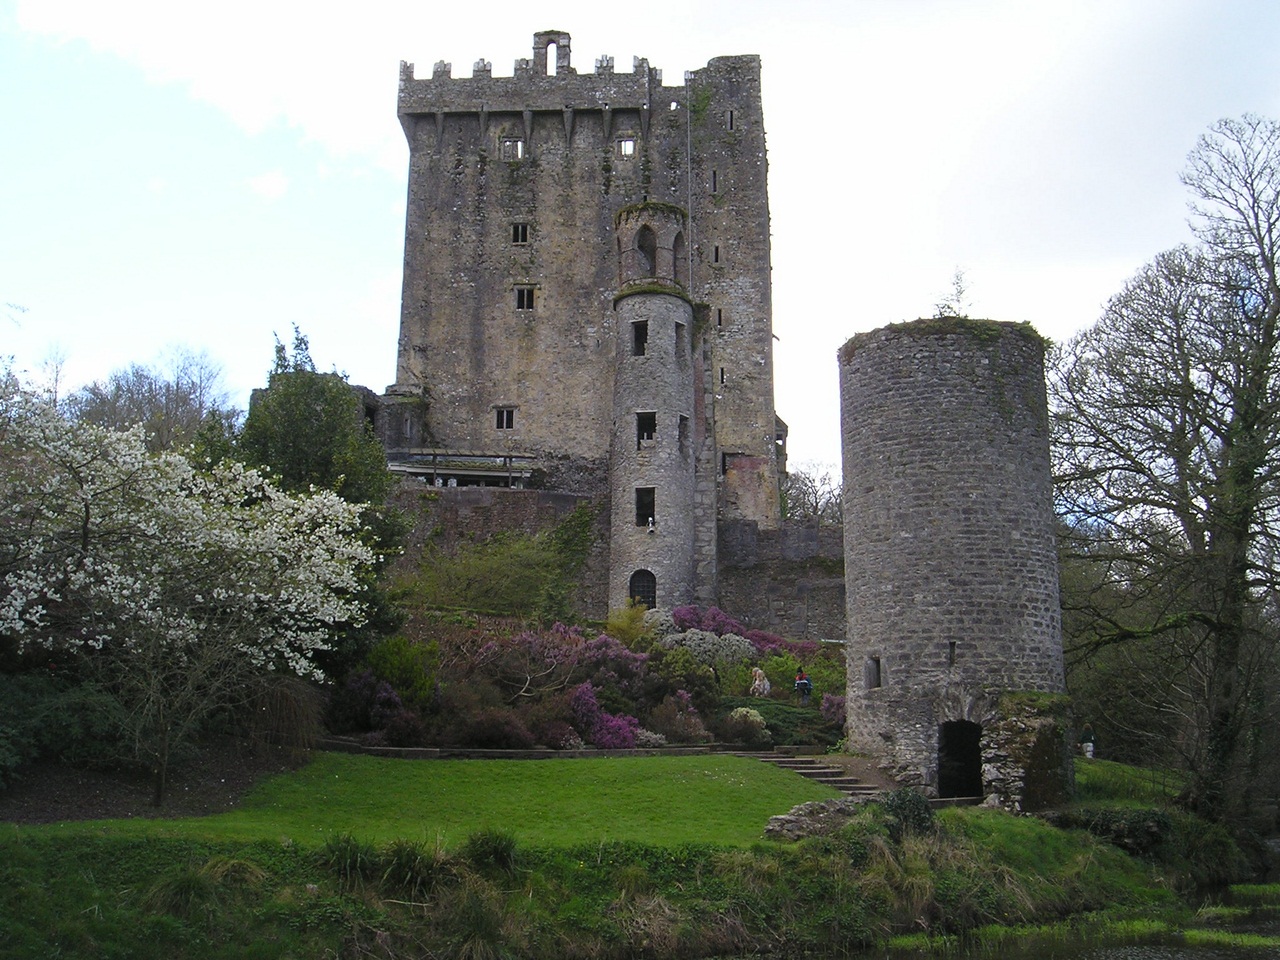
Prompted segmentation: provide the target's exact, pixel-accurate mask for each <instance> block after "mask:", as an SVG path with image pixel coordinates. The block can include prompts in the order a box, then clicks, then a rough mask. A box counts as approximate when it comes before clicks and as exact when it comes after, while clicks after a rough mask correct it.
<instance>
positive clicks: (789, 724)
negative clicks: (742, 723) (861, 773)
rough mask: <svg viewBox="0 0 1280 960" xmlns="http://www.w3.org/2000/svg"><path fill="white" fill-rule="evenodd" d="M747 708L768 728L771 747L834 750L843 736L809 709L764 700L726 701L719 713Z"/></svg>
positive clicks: (727, 699) (730, 699)
mask: <svg viewBox="0 0 1280 960" xmlns="http://www.w3.org/2000/svg"><path fill="white" fill-rule="evenodd" d="M737 707H750V708H751V709H752V710H755V711H756V712H757V713H759V714H760V715H761V716H762V717H764V720H765V723H766V724H767V725H768V728H769V732H770V736H771V737H772V739H773V742H774V743H785V744H791V745H809V746H820V747H830V746H834V745H835V743H836V741H838V740H839V739H840V737H841V735H842V731H841V729H840V727H839V726H838V725H836V724H832V723H829V722H828V721H827V720H826V719H825V718H824V717H823V716H822V714H821V713H819V712H818V711H817V710H816V709H814V708H813V707H812V706H809V707H801V706H797V705H794V704H790V703H784V702H782V701H779V700H771V699H769V698H767V697H725V698H724V699H723V700H721V702H720V709H721V710H732V709H735V708H737Z"/></svg>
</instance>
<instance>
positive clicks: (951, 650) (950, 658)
mask: <svg viewBox="0 0 1280 960" xmlns="http://www.w3.org/2000/svg"><path fill="white" fill-rule="evenodd" d="M955 665H956V642H955V641H954V640H952V641H950V642H948V643H947V666H949V667H954V666H955Z"/></svg>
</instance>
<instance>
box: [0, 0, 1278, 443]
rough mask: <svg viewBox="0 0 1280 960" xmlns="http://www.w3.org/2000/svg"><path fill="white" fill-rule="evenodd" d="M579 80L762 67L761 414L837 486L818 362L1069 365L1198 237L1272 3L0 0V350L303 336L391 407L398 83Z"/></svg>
mask: <svg viewBox="0 0 1280 960" xmlns="http://www.w3.org/2000/svg"><path fill="white" fill-rule="evenodd" d="M543 29H559V30H566V31H568V32H569V33H570V34H571V35H572V38H573V39H572V49H573V62H574V66H575V67H576V68H577V69H578V70H579V71H580V72H590V71H591V70H592V69H593V65H594V62H595V59H596V58H597V57H598V56H600V55H601V54H611V55H613V56H614V58H615V61H616V64H617V69H618V70H619V71H625V70H629V69H630V67H631V63H632V58H633V57H635V56H640V57H647V58H648V59H649V61H650V63H651V64H652V65H653V66H655V67H658V68H660V69H662V70H663V72H664V75H665V79H666V82H667V83H668V84H679V83H681V82H682V79H681V78H682V77H683V74H684V71H685V70H691V69H697V68H699V67H702V66H703V65H705V64H706V62H707V61H708V60H709V59H710V58H712V57H715V56H721V55H726V54H744V53H756V54H759V55H760V57H761V59H762V69H763V84H764V109H765V126H766V130H767V134H768V149H769V185H770V207H771V210H772V214H773V267H774V271H773V289H774V332H775V334H776V335H777V338H778V339H777V341H776V344H775V346H776V353H775V360H776V367H777V406H778V412H779V414H780V415H781V416H782V417H783V419H785V420H787V421H788V423H789V424H790V426H791V450H790V452H791V457H792V462H793V463H794V462H797V461H800V462H804V461H813V462H818V463H828V464H836V463H838V462H839V411H838V398H837V368H836V361H835V351H836V349H837V348H838V347H839V345H840V344H841V343H843V342H844V341H845V340H846V339H848V338H849V337H850V336H851V335H853V334H854V333H857V332H859V331H862V330H869V329H873V328H875V327H879V326H883V325H884V324H887V323H892V322H896V321H899V320H904V319H911V318H914V317H917V316H925V315H932V314H933V313H934V310H935V306H936V304H937V303H939V301H941V300H942V299H943V298H944V297H946V296H947V295H948V293H949V292H950V289H951V280H952V277H953V275H954V273H955V270H956V268H957V267H958V268H960V269H961V270H962V271H963V272H964V275H965V278H966V283H967V288H968V292H967V299H968V301H969V303H968V307H969V312H970V313H971V314H972V315H974V316H986V317H991V318H993V319H997V320H1018V321H1021V320H1029V321H1030V322H1031V323H1032V324H1034V325H1035V326H1036V328H1037V329H1038V330H1040V332H1041V333H1043V334H1045V335H1047V336H1049V337H1052V338H1055V339H1063V338H1065V337H1067V336H1069V335H1070V334H1071V333H1072V332H1074V331H1076V330H1078V329H1080V328H1081V327H1083V326H1086V325H1088V324H1090V323H1092V322H1093V321H1094V320H1095V319H1096V318H1097V316H1098V315H1099V312H1100V308H1101V306H1102V304H1103V303H1104V302H1105V300H1106V299H1107V297H1108V296H1110V295H1111V294H1112V293H1114V292H1115V291H1116V290H1117V289H1118V288H1119V286H1120V285H1121V284H1122V283H1123V282H1124V280H1125V279H1126V278H1127V277H1129V276H1130V275H1132V274H1133V273H1134V272H1135V270H1136V269H1137V268H1138V267H1139V266H1140V265H1141V264H1142V263H1144V262H1145V261H1147V260H1148V259H1150V258H1151V257H1152V256H1153V255H1154V254H1155V253H1157V252H1159V251H1160V250H1163V249H1166V248H1168V247H1171V246H1173V245H1175V244H1177V243H1180V242H1183V241H1184V240H1186V239H1188V233H1187V229H1186V225H1185V220H1186V194H1185V191H1184V189H1183V188H1182V186H1181V185H1180V183H1179V181H1178V173H1179V171H1180V170H1181V168H1182V166H1183V162H1184V159H1185V157H1186V154H1187V152H1188V151H1189V150H1190V149H1191V147H1192V146H1193V145H1194V143H1195V140H1196V138H1197V137H1198V136H1199V135H1200V134H1201V133H1202V132H1203V131H1204V130H1205V129H1206V128H1207V127H1208V126H1209V125H1210V124H1211V123H1212V122H1213V121H1214V120H1216V119H1218V118H1220V117H1224V116H1238V115H1239V114H1241V113H1243V112H1246V111H1252V112H1255V113H1260V114H1264V115H1269V116H1273V117H1274V116H1280V3H1273V2H1266V0H1257V2H1245V0H1239V2H1231V0H1203V2H1201V0H1149V2H1148V0H1101V2H1092V0H1075V2H1073V0H1058V2H1054V3H1048V2H1038V0H973V2H967V0H950V2H947V0H879V2H867V0H843V2H820V0H808V2H806V0H786V2H783V0H762V2H757V0H735V2H732V3H722V2H699V0H680V2H675V3H672V2H666V0H651V2H648V3H641V4H606V3H600V2H598V0H593V2H584V3H573V2H565V3H555V2H538V3H530V2H528V0H522V2H518V3H515V2H506V0H488V2H485V3H483V4H470V5H468V4H461V3H443V2H440V0H414V2H399V0H395V2H381V3H380V2H370V3H367V4H363V5H356V4H342V5H338V4H325V3H316V2H314V0H313V2H310V3H307V4H301V3H284V2H279V3H277V2H272V0H255V2H252V3H249V2H242V0H223V2H220V3H218V4H199V5H196V4H193V3H184V2H177V0H166V2H163V3H153V2H142V0H112V2H110V3H107V2H102V0H89V2H73V0H30V2H28V0H17V2H13V0H0V355H6V354H12V355H13V356H14V357H15V358H16V361H17V365H18V366H19V368H21V369H25V370H28V371H31V372H33V373H37V372H38V371H39V370H40V368H41V365H42V364H43V363H44V362H46V361H47V360H48V359H49V358H51V357H54V356H60V357H62V358H63V360H64V364H63V376H64V382H65V383H66V384H69V385H70V386H75V385H79V384H82V383H84V382H86V381H89V380H92V379H95V378H101V377H105V376H106V375H107V374H108V373H109V372H110V371H111V370H113V369H115V368H118V367H121V366H123V365H126V364H128V363H131V362H135V361H141V362H152V361H154V360H156V359H157V358H158V357H159V356H160V354H161V353H162V352H163V351H164V350H166V349H171V348H174V347H188V348H191V349H194V350H197V351H200V350H203V351H206V352H207V353H208V354H209V356H210V357H212V358H213V359H214V360H216V361H217V362H218V363H220V364H221V365H222V367H223V369H224V371H225V376H226V382H227V385H228V387H229V389H230V390H231V392H232V395H233V398H234V399H235V400H236V401H237V402H239V403H240V404H241V405H243V404H244V403H245V402H247V397H248V392H249V390H250V389H252V388H253V387H255V386H259V385H261V384H263V383H264V382H265V377H266V373H267V370H268V368H269V367H270V365H271V360H272V347H273V334H275V333H278V334H280V336H281V338H282V339H286V340H287V339H288V338H289V337H290V335H291V328H292V325H293V324H297V325H298V326H299V327H300V328H301V329H302V331H303V332H304V333H306V334H307V335H308V336H309V337H310V339H311V346H312V355H313V356H314V358H315V360H316V362H317V364H318V366H320V367H321V368H322V369H329V368H331V367H336V368H337V369H339V370H341V371H344V372H346V373H347V374H348V375H349V376H350V378H351V380H352V381H353V382H356V383H362V384H365V385H367V386H370V387H372V388H374V389H375V390H381V389H383V388H384V387H385V386H386V385H387V384H389V383H390V382H391V381H392V380H393V379H394V373H395V351H396V338H397V334H398V327H399V300H400V271H401V245H402V238H403V230H404V198H405V189H406V183H405V178H406V170H407V165H408V150H407V148H406V146H405V142H404V137H403V134H402V133H401V130H400V125H399V123H398V122H397V120H396V115H395V109H396V83H397V79H398V63H399V61H400V60H402V59H403V60H408V61H411V62H415V63H416V64H417V70H418V74H419V76H427V75H429V73H430V70H431V65H432V64H433V63H434V62H435V61H437V60H447V61H450V62H452V64H453V75H454V76H455V77H459V76H469V75H470V73H471V65H472V63H473V62H474V61H475V60H477V59H480V58H484V59H487V60H491V61H492V62H493V71H494V74H495V75H499V76H502V75H506V76H510V75H511V72H512V65H513V63H514V61H515V59H516V58H518V57H528V56H529V55H530V49H531V45H532V37H533V33H534V32H535V31H537V30H543Z"/></svg>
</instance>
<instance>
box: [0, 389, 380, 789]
mask: <svg viewBox="0 0 1280 960" xmlns="http://www.w3.org/2000/svg"><path fill="white" fill-rule="evenodd" d="M360 509H361V507H360V505H359V504H350V503H347V502H346V501H344V500H342V499H341V498H340V497H338V496H337V495H336V494H333V493H330V492H328V491H316V492H313V493H311V494H310V495H306V496H298V495H291V494H286V493H284V492H282V491H281V490H279V489H278V488H277V487H275V486H274V485H272V484H271V483H270V482H268V480H267V479H266V478H265V477H264V476H263V475H262V474H260V473H258V472H257V471H254V470H251V469H247V468H245V467H244V466H243V465H241V464H237V463H234V462H230V461H227V462H224V463H223V464H221V465H219V466H217V467H215V468H213V469H212V470H211V471H209V472H203V471H200V470H197V469H196V468H194V467H193V466H192V465H191V464H190V463H189V462H188V461H187V460H186V459H184V458H183V457H181V456H178V455H176V454H159V455H156V454H151V453H149V452H148V451H147V449H146V446H145V439H144V436H143V433H142V431H141V429H133V430H128V431H123V432H117V431H114V430H110V429H107V428H103V427H98V426H94V425H91V424H84V423H71V422H68V421H67V420H65V419H64V418H63V417H62V416H61V415H59V413H58V412H57V411H56V410H55V409H54V408H53V407H52V406H51V405H50V404H48V403H46V402H44V401H43V400H42V399H41V398H40V397H38V396H36V395H34V394H32V393H31V392H29V391H26V390H23V389H22V388H21V387H20V386H19V385H18V384H17V383H16V382H14V381H13V379H12V378H8V379H7V380H6V382H4V383H0V578H2V579H0V637H2V638H5V639H7V640H8V641H9V642H10V643H12V644H14V645H15V646H16V647H17V649H18V650H19V651H20V652H21V651H28V650H31V649H33V648H38V649H44V650H49V651H55V652H59V653H62V654H65V655H69V656H71V657H72V658H73V659H74V662H75V663H76V666H77V669H78V670H80V671H81V672H82V676H84V677H85V678H88V679H92V680H93V681H94V682H96V683H98V684H99V685H100V686H101V687H102V689H103V690H104V691H105V692H106V693H108V694H109V695H110V697H111V698H112V699H113V700H114V701H115V703H116V705H117V706H118V708H119V710H118V715H119V717H120V718H121V734H122V741H123V742H122V744H121V745H122V747H123V748H124V749H125V751H126V754H127V755H129V756H131V757H132V758H134V759H136V760H140V761H143V762H146V763H148V764H149V765H150V766H151V768H152V770H153V771H154V773H155V777H156V802H157V803H159V802H161V801H162V799H163V793H164V783H165V777H166V774H167V768H168V763H169V757H170V755H171V752H172V750H173V749H174V747H176V746H177V745H179V744H181V743H183V742H184V741H186V740H189V739H190V738H191V736H192V735H193V734H194V733H195V732H197V731H198V730H199V729H200V727H201V725H202V724H203V723H204V722H205V721H206V720H207V719H208V718H209V717H210V716H211V715H212V714H213V713H215V712H217V711H220V710H227V709H231V710H234V709H236V708H237V707H242V706H243V705H244V704H245V703H247V702H248V700H249V698H250V697H251V696H252V694H253V692H254V690H255V688H256V685H257V684H258V683H259V682H260V681H261V680H262V678H264V677H268V676H271V675H273V674H274V675H280V674H290V675H300V676H307V675H314V674H316V673H318V671H317V669H316V668H315V666H314V664H313V661H312V656H313V655H314V654H315V653H316V651H318V650H322V649H325V648H326V647H327V646H328V643H329V639H330V637H331V636H332V634H333V631H334V630H335V629H336V628H338V627H340V626H344V625H350V624H355V623H359V622H360V621H361V620H362V618H363V615H364V614H363V605H362V602H361V600H362V598H361V592H362V580H363V574H364V573H365V571H367V569H368V568H369V567H370V565H371V564H372V563H373V561H374V557H373V555H372V553H371V551H370V550H369V548H368V547H367V546H365V545H364V544H362V543H361V542H360V540H359V538H358V536H357V534H358V533H359V515H360Z"/></svg>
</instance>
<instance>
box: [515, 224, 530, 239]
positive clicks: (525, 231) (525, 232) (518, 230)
mask: <svg viewBox="0 0 1280 960" xmlns="http://www.w3.org/2000/svg"><path fill="white" fill-rule="evenodd" d="M511 242H512V243H528V242H529V225H528V224H527V223H513V224H512V225H511Z"/></svg>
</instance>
